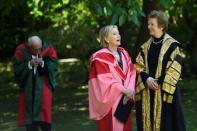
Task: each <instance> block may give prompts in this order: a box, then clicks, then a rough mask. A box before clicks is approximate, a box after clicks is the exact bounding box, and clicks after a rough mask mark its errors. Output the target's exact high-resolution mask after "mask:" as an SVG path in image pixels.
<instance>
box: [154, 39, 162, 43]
mask: <svg viewBox="0 0 197 131" xmlns="http://www.w3.org/2000/svg"><path fill="white" fill-rule="evenodd" d="M162 41H163V39H161V40H160V41H157V42H155V41H153V44H158V43H161V42H162Z"/></svg>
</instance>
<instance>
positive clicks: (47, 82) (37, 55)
mask: <svg viewBox="0 0 197 131" xmlns="http://www.w3.org/2000/svg"><path fill="white" fill-rule="evenodd" d="M57 64H58V62H57V53H56V51H55V49H54V48H53V47H52V46H51V45H48V44H46V43H43V42H42V41H41V39H40V38H39V37H38V36H31V37H29V38H28V43H27V44H20V45H19V46H18V47H17V48H16V51H15V54H14V56H13V69H14V74H15V76H16V80H17V83H18V85H19V87H20V91H19V116H18V124H19V126H20V127H23V126H26V130H27V131H38V128H39V127H40V128H41V129H42V131H51V107H52V95H53V91H54V89H55V84H56V83H55V75H56V72H57Z"/></svg>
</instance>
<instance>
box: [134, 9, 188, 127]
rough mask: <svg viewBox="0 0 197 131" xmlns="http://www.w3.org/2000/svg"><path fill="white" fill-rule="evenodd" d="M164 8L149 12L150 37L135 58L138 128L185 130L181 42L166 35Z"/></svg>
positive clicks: (166, 21)
mask: <svg viewBox="0 0 197 131" xmlns="http://www.w3.org/2000/svg"><path fill="white" fill-rule="evenodd" d="M167 29H168V17H167V16H166V15H165V13H164V12H163V11H156V10H154V11H152V12H150V14H149V15H148V30H149V34H150V38H149V39H148V41H147V42H145V43H144V44H143V45H142V46H141V47H140V52H139V54H138V56H137V58H136V64H135V67H136V70H137V73H138V79H137V87H136V99H135V100H136V120H137V128H138V131H185V130H186V129H185V124H184V118H183V113H182V110H181V103H180V88H179V87H178V86H177V84H178V82H179V80H180V76H181V67H182V63H181V60H182V58H183V57H184V55H183V53H182V51H181V44H180V43H179V42H178V41H177V40H175V39H174V38H172V37H171V36H170V35H168V34H167Z"/></svg>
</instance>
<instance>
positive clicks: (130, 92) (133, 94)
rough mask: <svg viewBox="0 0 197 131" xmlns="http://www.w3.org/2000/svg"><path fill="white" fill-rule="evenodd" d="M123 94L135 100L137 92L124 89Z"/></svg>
mask: <svg viewBox="0 0 197 131" xmlns="http://www.w3.org/2000/svg"><path fill="white" fill-rule="evenodd" d="M122 93H123V94H124V95H125V96H127V97H128V98H130V99H133V100H134V98H135V92H134V91H133V90H131V89H126V88H124V89H123V91H122Z"/></svg>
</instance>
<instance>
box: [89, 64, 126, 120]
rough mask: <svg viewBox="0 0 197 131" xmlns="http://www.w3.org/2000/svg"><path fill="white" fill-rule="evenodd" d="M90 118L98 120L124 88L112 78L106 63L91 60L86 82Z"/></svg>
mask: <svg viewBox="0 0 197 131" xmlns="http://www.w3.org/2000/svg"><path fill="white" fill-rule="evenodd" d="M88 86H89V88H88V94H89V95H88V96H89V113H90V118H91V119H95V120H98V119H100V118H101V117H102V116H104V115H105V114H106V113H108V112H109V111H110V109H111V108H112V106H113V104H114V103H115V101H116V99H117V98H118V97H119V96H120V95H121V93H122V89H123V88H124V87H123V85H122V83H121V82H118V81H117V80H116V79H114V77H113V75H112V73H111V72H110V70H109V67H108V65H107V64H106V63H103V62H100V61H97V60H95V61H93V62H92V63H91V68H90V72H89V82H88Z"/></svg>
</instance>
